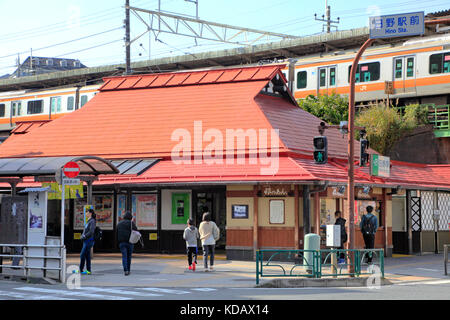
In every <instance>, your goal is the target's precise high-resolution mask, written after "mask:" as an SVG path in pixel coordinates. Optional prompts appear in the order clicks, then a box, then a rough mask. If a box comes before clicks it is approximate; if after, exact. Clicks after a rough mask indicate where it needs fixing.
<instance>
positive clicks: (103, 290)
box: [0, 286, 217, 300]
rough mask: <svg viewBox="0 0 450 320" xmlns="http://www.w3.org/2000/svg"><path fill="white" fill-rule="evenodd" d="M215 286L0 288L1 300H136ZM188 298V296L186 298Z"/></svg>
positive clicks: (165, 296)
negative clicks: (170, 287) (185, 287)
mask: <svg viewBox="0 0 450 320" xmlns="http://www.w3.org/2000/svg"><path fill="white" fill-rule="evenodd" d="M216 290H217V289H213V288H189V289H168V288H148V287H146V288H126V287H81V288H79V289H72V290H71V289H64V288H55V289H51V288H42V287H31V286H30V287H27V286H24V287H16V288H12V289H8V290H0V300H135V299H139V300H141V299H152V298H159V299H161V298H163V299H171V297H181V296H182V295H186V296H187V297H188V295H189V294H191V293H193V292H197V293H198V292H211V291H216ZM186 299H188V298H186Z"/></svg>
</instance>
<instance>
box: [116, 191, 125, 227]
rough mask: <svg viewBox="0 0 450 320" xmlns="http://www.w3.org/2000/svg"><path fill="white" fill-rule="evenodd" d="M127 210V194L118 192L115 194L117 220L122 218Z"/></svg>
mask: <svg viewBox="0 0 450 320" xmlns="http://www.w3.org/2000/svg"><path fill="white" fill-rule="evenodd" d="M126 211H127V195H126V194H119V195H117V222H119V221H122V220H123V216H124V215H125V212H126Z"/></svg>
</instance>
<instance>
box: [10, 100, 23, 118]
mask: <svg viewBox="0 0 450 320" xmlns="http://www.w3.org/2000/svg"><path fill="white" fill-rule="evenodd" d="M11 109H12V115H13V117H15V116H16V115H17V116H20V115H21V114H22V101H13V102H12V104H11Z"/></svg>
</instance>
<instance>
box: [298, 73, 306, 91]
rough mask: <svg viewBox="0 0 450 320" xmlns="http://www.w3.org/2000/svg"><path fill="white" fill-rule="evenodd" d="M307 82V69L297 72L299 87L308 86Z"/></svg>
mask: <svg viewBox="0 0 450 320" xmlns="http://www.w3.org/2000/svg"><path fill="white" fill-rule="evenodd" d="M306 84H307V73H306V71H300V72H297V89H304V88H306Z"/></svg>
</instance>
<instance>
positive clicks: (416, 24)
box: [369, 11, 425, 39]
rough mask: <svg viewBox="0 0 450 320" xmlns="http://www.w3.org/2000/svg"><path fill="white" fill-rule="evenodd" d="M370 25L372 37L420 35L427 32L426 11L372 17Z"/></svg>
mask: <svg viewBox="0 0 450 320" xmlns="http://www.w3.org/2000/svg"><path fill="white" fill-rule="evenodd" d="M369 26H370V38H371V39H377V38H393V37H405V36H415V35H420V34H424V33H425V22H424V13H423V11H421V12H412V13H403V14H392V15H387V16H378V17H370V18H369Z"/></svg>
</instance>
